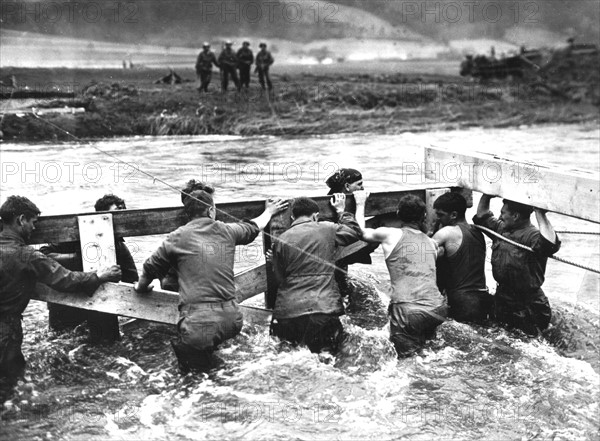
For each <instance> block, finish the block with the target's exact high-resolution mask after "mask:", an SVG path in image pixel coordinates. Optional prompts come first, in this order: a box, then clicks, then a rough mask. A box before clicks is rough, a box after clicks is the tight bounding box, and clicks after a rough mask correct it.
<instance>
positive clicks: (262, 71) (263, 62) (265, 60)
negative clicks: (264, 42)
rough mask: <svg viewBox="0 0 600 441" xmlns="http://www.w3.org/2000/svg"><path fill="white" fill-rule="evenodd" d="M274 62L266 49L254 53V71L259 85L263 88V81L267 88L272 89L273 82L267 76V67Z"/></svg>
mask: <svg viewBox="0 0 600 441" xmlns="http://www.w3.org/2000/svg"><path fill="white" fill-rule="evenodd" d="M274 62H275V60H274V59H273V56H272V55H271V52H269V51H267V50H261V51H260V52H258V54H256V71H257V72H258V82H259V83H260V87H262V88H263V90H265V81H266V83H267V87H268V88H269V90H273V83H271V78H270V77H269V68H270V67H271V65H272V64H273V63H274Z"/></svg>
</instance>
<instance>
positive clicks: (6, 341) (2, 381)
mask: <svg viewBox="0 0 600 441" xmlns="http://www.w3.org/2000/svg"><path fill="white" fill-rule="evenodd" d="M36 282H41V283H44V284H46V285H48V286H50V287H52V288H54V289H56V290H59V291H63V292H79V291H83V292H86V293H89V294H90V295H91V294H93V292H94V291H95V290H96V289H97V288H98V287H99V286H100V284H101V282H100V279H99V278H98V276H97V275H96V273H95V272H88V273H84V272H78V271H69V270H67V269H66V268H64V267H63V266H61V265H60V264H59V263H57V262H56V261H54V260H53V259H50V258H49V257H46V256H45V255H44V254H43V253H41V252H39V251H36V250H35V249H34V248H33V247H31V246H28V245H26V243H25V240H24V239H23V237H21V236H19V235H18V234H16V233H13V232H12V231H8V230H6V231H3V232H1V233H0V395H3V394H4V393H6V390H7V389H8V388H10V387H11V386H12V385H13V384H14V383H15V382H16V380H17V379H18V378H19V377H22V376H23V374H24V373H25V358H24V357H23V353H22V352H21V345H22V343H23V328H22V326H21V319H22V314H23V311H25V308H26V307H27V305H28V304H29V300H30V297H31V294H32V293H33V291H34V289H35V283H36Z"/></svg>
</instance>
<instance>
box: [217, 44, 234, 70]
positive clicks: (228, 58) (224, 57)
mask: <svg viewBox="0 0 600 441" xmlns="http://www.w3.org/2000/svg"><path fill="white" fill-rule="evenodd" d="M218 61H219V66H220V67H221V69H223V68H225V67H228V68H236V67H237V65H238V58H237V56H236V55H235V52H233V50H232V49H223V52H221V54H220V55H219V60H218Z"/></svg>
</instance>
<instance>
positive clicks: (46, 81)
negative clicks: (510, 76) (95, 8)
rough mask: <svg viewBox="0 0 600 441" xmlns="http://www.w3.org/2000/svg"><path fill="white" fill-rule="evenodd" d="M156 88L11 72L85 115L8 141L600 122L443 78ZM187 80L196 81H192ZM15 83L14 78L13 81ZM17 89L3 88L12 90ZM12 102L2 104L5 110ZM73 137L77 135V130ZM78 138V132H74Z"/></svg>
mask: <svg viewBox="0 0 600 441" xmlns="http://www.w3.org/2000/svg"><path fill="white" fill-rule="evenodd" d="M178 73H179V74H180V75H181V76H182V77H183V78H184V82H183V83H181V84H176V85H168V84H155V83H154V81H155V80H156V79H157V78H160V77H161V76H163V75H164V74H165V72H164V71H163V70H151V69H146V70H133V71H131V70H115V69H113V70H109V69H104V70H91V69H74V70H69V69H5V71H4V73H3V74H4V78H3V79H5V78H12V76H13V75H14V78H16V82H17V84H18V87H19V88H24V87H25V86H27V87H28V88H29V89H34V90H37V89H43V90H45V91H47V90H61V91H65V90H72V91H73V92H75V94H74V97H72V98H60V99H55V100H48V99H45V100H44V101H43V102H39V103H33V104H32V103H28V106H33V105H34V106H36V107H38V108H64V107H65V106H68V107H75V108H83V109H85V112H83V113H73V114H71V113H62V114H51V113H46V114H44V115H43V116H40V117H39V118H37V117H36V116H35V115H33V114H32V113H26V112H24V113H23V114H21V115H19V114H15V113H6V114H5V115H4V116H3V118H2V122H1V131H2V136H3V139H4V140H5V141H11V142H15V141H17V142H21V141H24V142H30V141H46V140H65V141H67V140H72V139H73V136H75V137H77V138H105V137H115V136H135V135H156V136H161V135H200V134H234V135H258V134H260V135H265V134H267V135H313V134H330V133H348V132H380V133H382V132H384V133H400V132H404V131H426V130H440V129H442V130H453V129H459V128H465V127H470V126H482V127H506V126H519V125H524V124H525V125H530V124H542V123H573V122H583V121H590V120H598V116H599V107H598V105H599V103H598V102H593V101H590V100H588V99H586V97H585V96H579V97H575V98H573V96H572V95H571V94H566V93H565V94H559V93H555V92H554V91H553V90H551V89H548V88H546V87H541V86H540V84H539V81H538V82H534V83H530V84H527V83H508V82H501V83H500V82H499V83H489V84H479V83H474V82H472V81H467V80H464V79H462V78H459V77H451V76H442V75H404V74H378V75H374V74H358V73H356V74H350V75H344V74H343V73H335V74H333V73H327V74H323V75H315V74H307V73H292V74H285V75H274V76H273V79H274V83H275V90H274V93H273V94H272V95H270V96H268V95H267V94H266V93H263V92H262V91H261V90H260V88H259V87H258V85H257V84H256V80H255V79H254V78H253V80H252V81H253V83H252V85H251V88H250V90H249V91H248V92H246V93H244V92H242V93H236V92H235V91H233V90H232V89H233V87H232V86H230V90H229V91H228V92H227V93H226V94H222V93H221V92H220V86H219V76H218V74H214V75H213V82H212V84H211V85H210V89H209V93H208V94H200V93H199V92H198V90H197V86H198V85H197V83H196V82H195V81H194V80H193V79H194V78H195V73H194V72H193V71H191V70H188V71H185V70H184V71H180V72H178ZM185 79H187V80H185ZM5 84H8V82H5ZM10 90H11V89H8V88H6V87H3V92H10ZM10 101H11V100H9V99H5V100H3V101H2V103H1V107H0V109H2V110H3V111H5V110H6V109H7V108H8V107H9V104H10ZM67 132H68V133H67ZM69 133H70V134H72V136H71V135H69Z"/></svg>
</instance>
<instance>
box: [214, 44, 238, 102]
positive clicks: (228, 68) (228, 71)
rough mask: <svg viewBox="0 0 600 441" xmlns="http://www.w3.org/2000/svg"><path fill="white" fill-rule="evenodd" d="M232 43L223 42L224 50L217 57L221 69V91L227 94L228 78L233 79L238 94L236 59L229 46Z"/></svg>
mask: <svg viewBox="0 0 600 441" xmlns="http://www.w3.org/2000/svg"><path fill="white" fill-rule="evenodd" d="M232 44H233V43H232V42H231V41H230V40H227V41H226V42H225V49H223V52H221V54H220V55H219V60H218V62H219V66H220V67H221V91H222V92H223V93H225V92H227V86H228V84H229V76H230V75H231V78H232V79H233V83H234V84H235V87H236V89H237V90H238V92H239V91H240V80H239V78H238V76H237V67H238V58H237V56H236V54H235V52H233V49H232V48H231V45H232Z"/></svg>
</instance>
